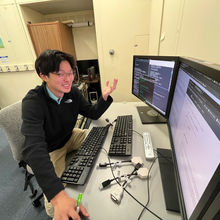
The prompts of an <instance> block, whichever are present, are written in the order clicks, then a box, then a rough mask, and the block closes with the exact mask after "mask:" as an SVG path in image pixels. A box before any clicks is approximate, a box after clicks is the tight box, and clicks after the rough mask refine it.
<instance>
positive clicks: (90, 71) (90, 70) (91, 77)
mask: <svg viewBox="0 0 220 220" xmlns="http://www.w3.org/2000/svg"><path fill="white" fill-rule="evenodd" d="M87 73H88V79H89V81H93V80H94V79H95V67H94V66H91V67H90V68H88V69H87Z"/></svg>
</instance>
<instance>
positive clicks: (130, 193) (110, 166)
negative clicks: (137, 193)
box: [102, 148, 163, 220]
mask: <svg viewBox="0 0 220 220" xmlns="http://www.w3.org/2000/svg"><path fill="white" fill-rule="evenodd" d="M102 149H103V150H104V151H105V152H106V153H107V157H108V161H109V163H111V161H110V158H109V156H108V152H107V151H106V149H104V148H102ZM110 167H111V172H112V175H113V177H114V178H115V181H116V182H117V183H118V185H119V186H121V184H120V183H119V182H118V180H117V179H116V177H115V174H114V172H113V170H112V166H111V164H110ZM124 191H125V192H126V193H127V194H128V195H129V196H131V198H133V199H134V200H135V201H136V202H137V203H139V204H140V205H141V206H142V207H144V208H145V209H147V210H148V211H149V212H150V213H151V214H152V215H154V216H156V217H157V218H158V219H160V220H163V219H162V218H160V217H159V216H158V215H156V214H155V213H154V212H152V211H151V210H150V209H148V208H147V207H145V206H144V205H143V204H142V203H141V202H139V201H138V200H137V199H136V198H135V197H134V196H133V195H131V193H129V192H128V191H127V190H126V189H124Z"/></svg>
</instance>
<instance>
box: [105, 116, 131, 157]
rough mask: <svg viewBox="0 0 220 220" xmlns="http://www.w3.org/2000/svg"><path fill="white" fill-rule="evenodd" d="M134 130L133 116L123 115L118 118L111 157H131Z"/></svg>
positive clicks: (111, 146) (110, 152)
mask: <svg viewBox="0 0 220 220" xmlns="http://www.w3.org/2000/svg"><path fill="white" fill-rule="evenodd" d="M132 129H133V121H132V115H122V116H118V117H117V121H116V125H115V128H114V132H113V136H112V140H111V145H110V148H109V152H108V154H109V155H110V156H131V154H132Z"/></svg>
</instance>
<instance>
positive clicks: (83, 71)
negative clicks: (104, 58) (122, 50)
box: [77, 59, 99, 77]
mask: <svg viewBox="0 0 220 220" xmlns="http://www.w3.org/2000/svg"><path fill="white" fill-rule="evenodd" d="M92 66H94V68H95V73H96V74H99V63H98V59H92V60H77V67H78V70H79V75H80V77H82V76H83V75H88V72H87V69H88V68H90V67H92Z"/></svg>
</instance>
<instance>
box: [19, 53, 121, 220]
mask: <svg viewBox="0 0 220 220" xmlns="http://www.w3.org/2000/svg"><path fill="white" fill-rule="evenodd" d="M74 63H75V62H74V58H73V56H72V55H70V54H66V53H63V52H61V51H57V50H46V51H44V52H42V53H41V54H40V56H39V57H38V58H37V60H36V62H35V68H36V71H37V73H38V75H39V77H40V78H41V79H42V80H43V81H44V82H43V83H42V85H41V86H37V87H36V88H35V89H32V90H30V91H29V92H28V94H27V95H26V96H25V98H24V99H23V100H22V119H23V124H22V128H21V131H22V134H23V135H24V136H25V140H26V143H25V147H24V149H23V152H22V153H23V157H24V160H25V161H26V162H27V164H28V165H29V166H30V167H31V168H32V170H33V172H34V175H35V177H36V179H37V181H38V183H39V185H40V187H41V188H42V190H43V192H44V195H45V208H46V212H47V214H48V215H49V216H51V217H54V219H55V220H68V219H69V217H71V218H72V219H74V220H79V219H80V217H79V215H78V214H77V212H76V200H75V199H72V198H70V197H69V196H68V195H67V194H66V193H65V191H64V186H63V184H62V183H61V180H60V177H61V175H62V173H63V172H64V170H65V157H66V154H67V153H69V152H71V151H73V150H76V149H78V148H79V147H80V146H81V144H82V142H83V140H84V138H85V136H86V132H85V130H81V129H76V128H74V126H75V123H76V121H77V116H78V114H81V115H83V116H85V117H89V118H91V119H98V118H99V117H100V116H101V115H102V114H103V113H104V112H105V111H106V110H107V108H108V107H109V106H110V104H111V103H112V101H113V99H112V98H111V96H109V95H110V94H111V93H112V92H113V91H114V90H115V88H116V85H117V81H118V80H116V79H114V82H113V85H112V86H108V85H109V81H107V82H106V85H105V87H104V89H103V91H102V97H101V98H100V99H99V101H98V102H97V103H96V104H95V105H91V104H89V103H88V102H87V101H86V100H85V99H84V97H83V96H82V94H81V92H80V91H79V90H78V88H76V87H74V86H72V82H73V80H74V75H75V72H74ZM80 211H81V213H82V214H83V215H84V216H87V217H88V216H89V214H88V213H87V211H86V209H85V208H84V207H83V205H81V206H80Z"/></svg>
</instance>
